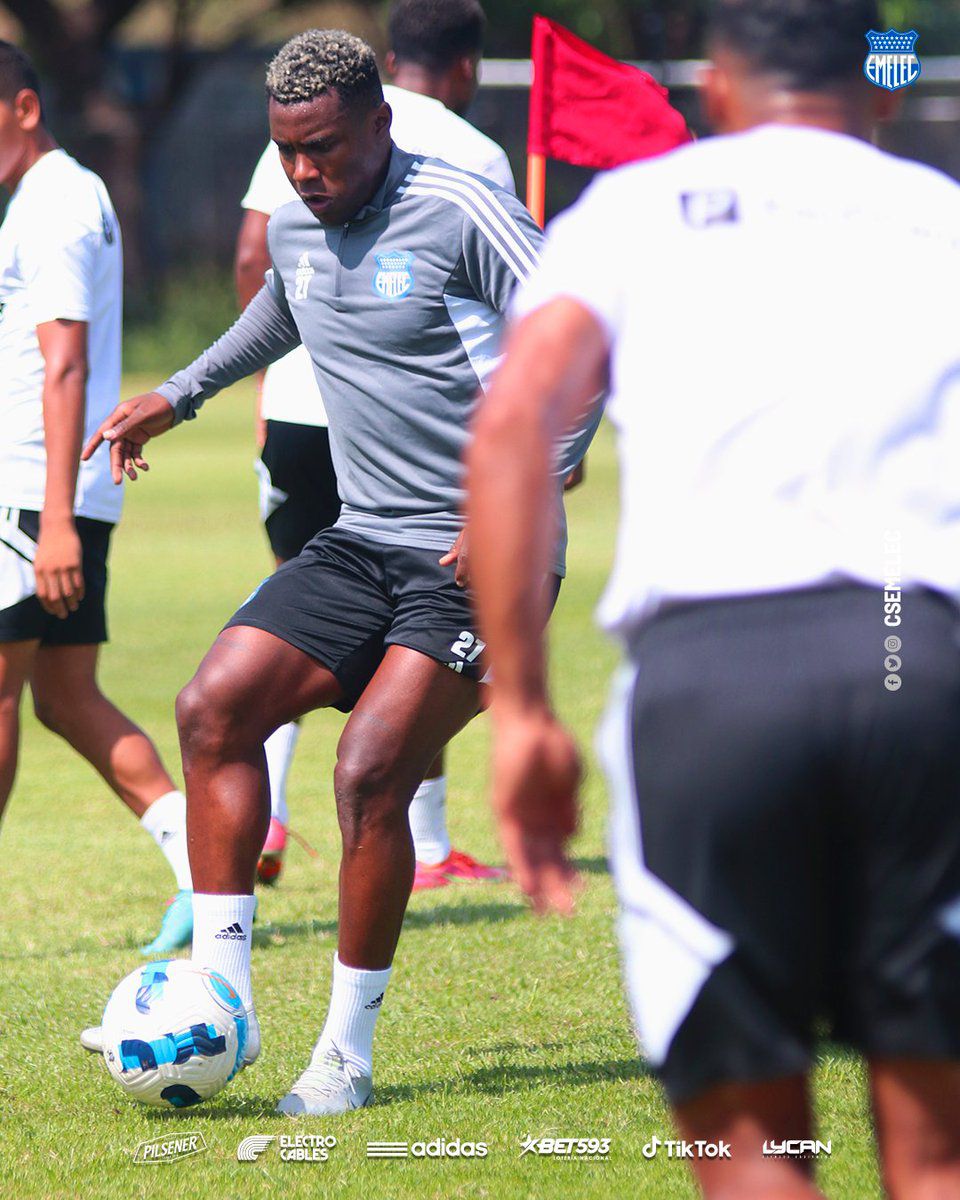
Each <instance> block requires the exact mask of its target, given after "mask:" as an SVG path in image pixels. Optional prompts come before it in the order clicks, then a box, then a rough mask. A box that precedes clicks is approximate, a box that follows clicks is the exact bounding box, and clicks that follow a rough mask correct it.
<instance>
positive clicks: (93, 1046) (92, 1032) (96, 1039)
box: [80, 1025, 103, 1054]
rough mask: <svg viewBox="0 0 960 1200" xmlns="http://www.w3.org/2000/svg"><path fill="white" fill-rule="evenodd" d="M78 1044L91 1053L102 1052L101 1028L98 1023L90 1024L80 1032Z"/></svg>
mask: <svg viewBox="0 0 960 1200" xmlns="http://www.w3.org/2000/svg"><path fill="white" fill-rule="evenodd" d="M80 1045H81V1046H82V1047H83V1048H84V1050H89V1051H90V1052H91V1053H92V1054H102V1053H103V1030H102V1029H101V1028H100V1026H99V1025H91V1026H90V1027H89V1029H85V1030H84V1031H83V1032H82V1033H81V1034H80Z"/></svg>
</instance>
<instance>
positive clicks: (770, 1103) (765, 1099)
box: [675, 1075, 823, 1200]
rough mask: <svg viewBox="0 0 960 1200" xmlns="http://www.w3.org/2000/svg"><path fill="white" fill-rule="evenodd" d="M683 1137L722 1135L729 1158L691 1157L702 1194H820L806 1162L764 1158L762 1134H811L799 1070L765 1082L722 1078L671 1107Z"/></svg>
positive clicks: (782, 1198)
mask: <svg viewBox="0 0 960 1200" xmlns="http://www.w3.org/2000/svg"><path fill="white" fill-rule="evenodd" d="M675 1115H676V1119H677V1124H678V1125H679V1127H680V1132H681V1134H682V1136H683V1137H684V1138H685V1139H687V1141H696V1140H698V1139H702V1140H704V1141H709V1142H717V1141H724V1142H727V1143H729V1145H730V1158H728V1159H727V1158H723V1159H721V1158H712V1159H711V1158H699V1159H693V1160H692V1162H691V1166H692V1168H693V1172H694V1174H695V1175H696V1177H697V1182H698V1183H699V1184H700V1186H701V1188H702V1189H703V1193H704V1196H705V1197H706V1200H818V1198H819V1200H822V1196H823V1193H822V1192H820V1191H818V1189H817V1188H816V1187H815V1186H814V1184H813V1182H812V1181H811V1178H810V1165H811V1164H810V1163H809V1162H805V1161H802V1160H801V1161H793V1160H790V1159H782V1158H764V1157H763V1154H762V1149H763V1143H764V1141H766V1140H768V1139H769V1140H777V1141H782V1140H785V1139H788V1138H809V1137H810V1136H811V1132H810V1131H811V1128H812V1121H811V1115H810V1097H809V1092H808V1084H807V1080H806V1079H805V1078H804V1077H803V1076H799V1075H798V1076H791V1077H790V1078H787V1079H777V1080H771V1081H769V1082H765V1083H752V1084H723V1085H721V1086H719V1087H715V1088H711V1089H710V1090H709V1091H707V1092H704V1093H703V1094H702V1095H701V1096H698V1097H697V1098H696V1099H695V1100H692V1101H689V1102H688V1103H686V1104H681V1105H679V1106H678V1107H677V1108H676V1109H675Z"/></svg>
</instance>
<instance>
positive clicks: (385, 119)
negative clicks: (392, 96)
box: [373, 100, 393, 137]
mask: <svg viewBox="0 0 960 1200" xmlns="http://www.w3.org/2000/svg"><path fill="white" fill-rule="evenodd" d="M392 124H393V109H392V108H391V107H390V105H389V104H388V103H387V102H386V100H384V102H383V103H382V104H380V105H379V106H378V107H377V108H375V109H374V112H373V131H374V133H375V134H376V135H377V136H378V137H380V136H382V135H383V134H384V133H387V134H389V132H390V126H391V125H392Z"/></svg>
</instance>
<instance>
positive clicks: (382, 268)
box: [373, 250, 414, 300]
mask: <svg viewBox="0 0 960 1200" xmlns="http://www.w3.org/2000/svg"><path fill="white" fill-rule="evenodd" d="M376 259H377V267H378V268H379V269H378V271H377V273H376V275H374V277H373V290H374V291H375V292H376V293H377V295H378V296H382V297H383V298H384V300H402V299H403V298H404V296H409V295H410V293H411V292H412V291H413V283H414V280H413V269H412V268H413V255H412V254H411V253H410V251H409V250H391V251H390V252H389V253H388V254H378V255H376Z"/></svg>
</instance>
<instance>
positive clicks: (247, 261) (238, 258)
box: [233, 208, 270, 448]
mask: <svg viewBox="0 0 960 1200" xmlns="http://www.w3.org/2000/svg"><path fill="white" fill-rule="evenodd" d="M269 223H270V216H269V214H268V213H262V212H258V211H257V210H256V209H255V208H248V209H245V210H244V214H243V220H242V221H241V222H240V232H239V233H238V234H237V248H236V252H235V254H234V260H233V278H234V283H235V284H236V289H237V300H238V302H239V304H240V308H241V310H242V309H244V308H246V307H247V305H248V304H249V303H250V301H251V300H252V299H253V298H254V296H255V295H256V294H257V292H259V291H260V289H261V287H263V277H264V275H265V274H266V273H267V271H269V270H270V251H269V249H268V248H267V225H268V224H269ZM262 392H263V374H262V372H258V373H257V445H258V446H260V447H261V448H262V447H263V444H264V442H265V441H266V428H265V425H264V421H263V418H262V416H261V400H262Z"/></svg>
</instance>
